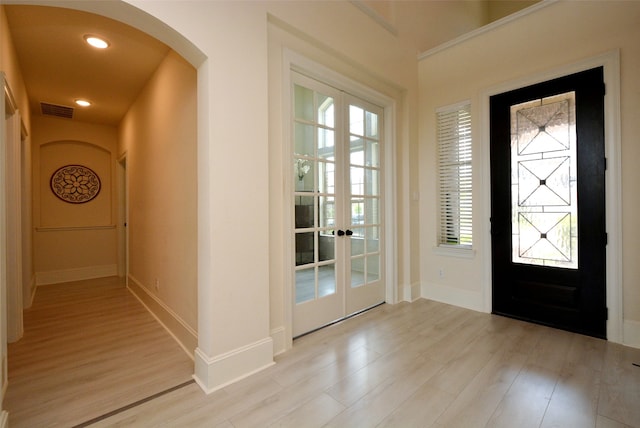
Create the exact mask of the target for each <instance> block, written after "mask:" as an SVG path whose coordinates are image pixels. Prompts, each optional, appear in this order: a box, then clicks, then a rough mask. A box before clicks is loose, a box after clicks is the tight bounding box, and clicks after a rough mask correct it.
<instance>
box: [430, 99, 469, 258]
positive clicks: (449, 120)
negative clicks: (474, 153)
mask: <svg viewBox="0 0 640 428" xmlns="http://www.w3.org/2000/svg"><path fill="white" fill-rule="evenodd" d="M436 114H437V138H438V193H439V207H440V230H439V236H438V243H439V245H440V246H457V247H462V248H471V245H472V211H473V209H472V208H473V207H472V193H471V192H472V187H471V186H472V182H471V104H470V103H464V104H458V105H455V106H452V107H446V108H443V109H439V110H438V111H437V112H436Z"/></svg>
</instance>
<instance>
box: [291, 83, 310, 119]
mask: <svg viewBox="0 0 640 428" xmlns="http://www.w3.org/2000/svg"><path fill="white" fill-rule="evenodd" d="M294 97H295V101H294V104H295V117H296V119H301V120H307V121H313V116H314V115H313V91H312V90H311V89H307V88H305V87H303V86H300V85H295V87H294Z"/></svg>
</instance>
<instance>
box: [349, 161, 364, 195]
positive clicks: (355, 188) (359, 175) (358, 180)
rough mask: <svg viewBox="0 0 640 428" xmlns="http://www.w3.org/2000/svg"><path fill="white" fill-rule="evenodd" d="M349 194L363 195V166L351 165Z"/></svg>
mask: <svg viewBox="0 0 640 428" xmlns="http://www.w3.org/2000/svg"><path fill="white" fill-rule="evenodd" d="M351 194H352V195H364V168H360V167H356V166H352V167H351Z"/></svg>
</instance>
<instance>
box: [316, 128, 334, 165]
mask: <svg viewBox="0 0 640 428" xmlns="http://www.w3.org/2000/svg"><path fill="white" fill-rule="evenodd" d="M334 146H335V135H334V132H333V129H326V128H318V157H321V158H325V159H333V158H334V157H335V152H334Z"/></svg>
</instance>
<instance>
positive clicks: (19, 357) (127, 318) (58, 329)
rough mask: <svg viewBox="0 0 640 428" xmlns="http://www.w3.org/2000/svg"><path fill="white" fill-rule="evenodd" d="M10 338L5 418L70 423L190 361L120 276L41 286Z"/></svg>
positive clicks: (160, 381) (166, 378) (151, 389)
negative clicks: (18, 334) (20, 332)
mask: <svg viewBox="0 0 640 428" xmlns="http://www.w3.org/2000/svg"><path fill="white" fill-rule="evenodd" d="M24 326H25V333H24V337H23V338H22V339H20V340H19V341H18V342H16V343H12V344H9V349H8V351H9V357H8V358H9V360H8V362H9V388H8V390H7V396H6V398H5V401H4V408H5V409H6V410H8V411H9V425H10V427H11V428H17V427H29V428H35V427H54V426H55V427H71V426H74V425H76V424H81V423H83V422H85V421H87V420H90V419H92V418H95V417H98V416H101V415H103V414H105V413H107V412H110V411H112V410H115V409H118V408H120V407H123V406H126V405H128V404H130V403H132V402H135V401H137V400H141V399H143V398H145V397H148V396H150V395H152V394H155V393H158V392H160V391H163V390H166V389H168V388H170V387H173V386H175V385H177V384H180V383H181V382H185V381H188V380H190V379H191V376H192V374H193V361H192V360H191V359H190V358H189V357H188V355H187V354H186V353H185V352H184V350H182V348H180V346H178V344H177V343H176V342H175V340H173V338H172V337H171V336H169V334H168V333H167V332H166V331H165V330H164V328H162V326H160V324H158V322H157V321H156V320H155V319H154V318H153V317H152V316H151V314H149V312H148V311H147V310H146V309H145V308H144V307H143V306H142V304H140V302H138V300H137V299H136V298H135V297H133V295H132V294H131V293H130V292H129V291H127V289H126V288H125V286H124V284H123V283H122V281H120V280H119V279H118V278H101V279H95V280H89V281H78V282H72V283H66V284H57V285H47V286H43V287H39V288H38V291H37V293H36V298H35V301H34V304H33V306H32V307H31V308H30V309H27V310H26V311H25V312H24Z"/></svg>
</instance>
